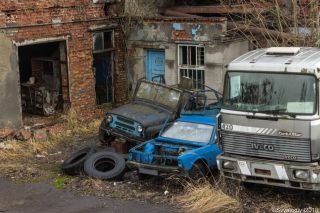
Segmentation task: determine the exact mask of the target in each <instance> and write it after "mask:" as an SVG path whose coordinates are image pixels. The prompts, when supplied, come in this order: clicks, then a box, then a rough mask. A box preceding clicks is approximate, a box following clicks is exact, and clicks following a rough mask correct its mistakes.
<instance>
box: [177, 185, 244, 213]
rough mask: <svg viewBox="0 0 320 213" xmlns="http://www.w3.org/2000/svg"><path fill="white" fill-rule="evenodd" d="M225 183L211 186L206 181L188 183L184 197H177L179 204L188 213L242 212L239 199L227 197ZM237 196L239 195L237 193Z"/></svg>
mask: <svg viewBox="0 0 320 213" xmlns="http://www.w3.org/2000/svg"><path fill="white" fill-rule="evenodd" d="M224 187H225V183H224V182H223V181H218V182H215V183H214V184H211V183H210V182H209V181H207V180H205V181H202V182H201V183H198V184H195V183H190V182H189V183H187V184H186V186H185V189H186V190H185V192H184V193H183V195H180V196H178V197H177V201H178V203H179V204H180V205H181V207H182V208H183V209H184V210H185V211H186V212H192V213H200V212H201V213H202V212H203V213H214V212H219V213H220V212H222V213H227V212H228V213H229V212H241V210H242V208H241V204H240V202H239V200H238V199H236V198H234V197H231V196H229V195H227V194H226V193H225V192H224V191H223V190H222V188H224ZM235 194H237V193H235Z"/></svg>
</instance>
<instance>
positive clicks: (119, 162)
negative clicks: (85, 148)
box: [84, 151, 126, 180]
mask: <svg viewBox="0 0 320 213" xmlns="http://www.w3.org/2000/svg"><path fill="white" fill-rule="evenodd" d="M84 171H85V173H86V174H87V175H89V176H91V177H95V178H98V179H102V180H121V179H122V177H123V175H124V173H125V171H126V162H125V160H124V158H123V157H122V156H121V155H119V154H117V153H114V152H109V151H100V152H97V153H95V154H93V155H91V156H90V157H89V158H88V159H87V160H86V161H85V163H84Z"/></svg>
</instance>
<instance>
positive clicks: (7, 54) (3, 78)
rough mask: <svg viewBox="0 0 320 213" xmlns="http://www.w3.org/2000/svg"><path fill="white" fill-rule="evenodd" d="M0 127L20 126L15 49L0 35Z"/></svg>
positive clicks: (9, 41) (17, 68) (8, 40)
mask: <svg viewBox="0 0 320 213" xmlns="http://www.w3.org/2000/svg"><path fill="white" fill-rule="evenodd" d="M0 59H1V60H0V103H1V106H0V127H2V126H6V127H11V128H19V127H20V126H21V125H22V118H21V104H20V97H19V96H18V94H20V93H19V86H18V85H19V84H18V82H19V67H18V61H17V52H16V48H15V47H14V46H13V44H12V41H11V40H10V39H8V38H6V37H5V36H4V34H2V33H0Z"/></svg>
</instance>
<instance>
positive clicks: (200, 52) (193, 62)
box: [178, 45, 205, 89]
mask: <svg viewBox="0 0 320 213" xmlns="http://www.w3.org/2000/svg"><path fill="white" fill-rule="evenodd" d="M178 64H179V83H180V81H181V79H182V78H189V79H191V80H192V88H193V89H203V86H204V83H205V71H204V47H202V46H198V45H179V63H178Z"/></svg>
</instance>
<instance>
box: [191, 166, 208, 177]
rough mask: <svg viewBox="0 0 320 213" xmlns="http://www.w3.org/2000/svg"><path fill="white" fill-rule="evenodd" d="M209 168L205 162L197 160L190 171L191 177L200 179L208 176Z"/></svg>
mask: <svg viewBox="0 0 320 213" xmlns="http://www.w3.org/2000/svg"><path fill="white" fill-rule="evenodd" d="M207 173H208V172H207V168H206V166H205V165H204V164H203V163H200V162H197V163H195V164H194V165H193V166H192V168H191V170H190V171H189V177H190V178H191V179H192V180H199V179H201V178H204V177H206V175H207Z"/></svg>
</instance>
